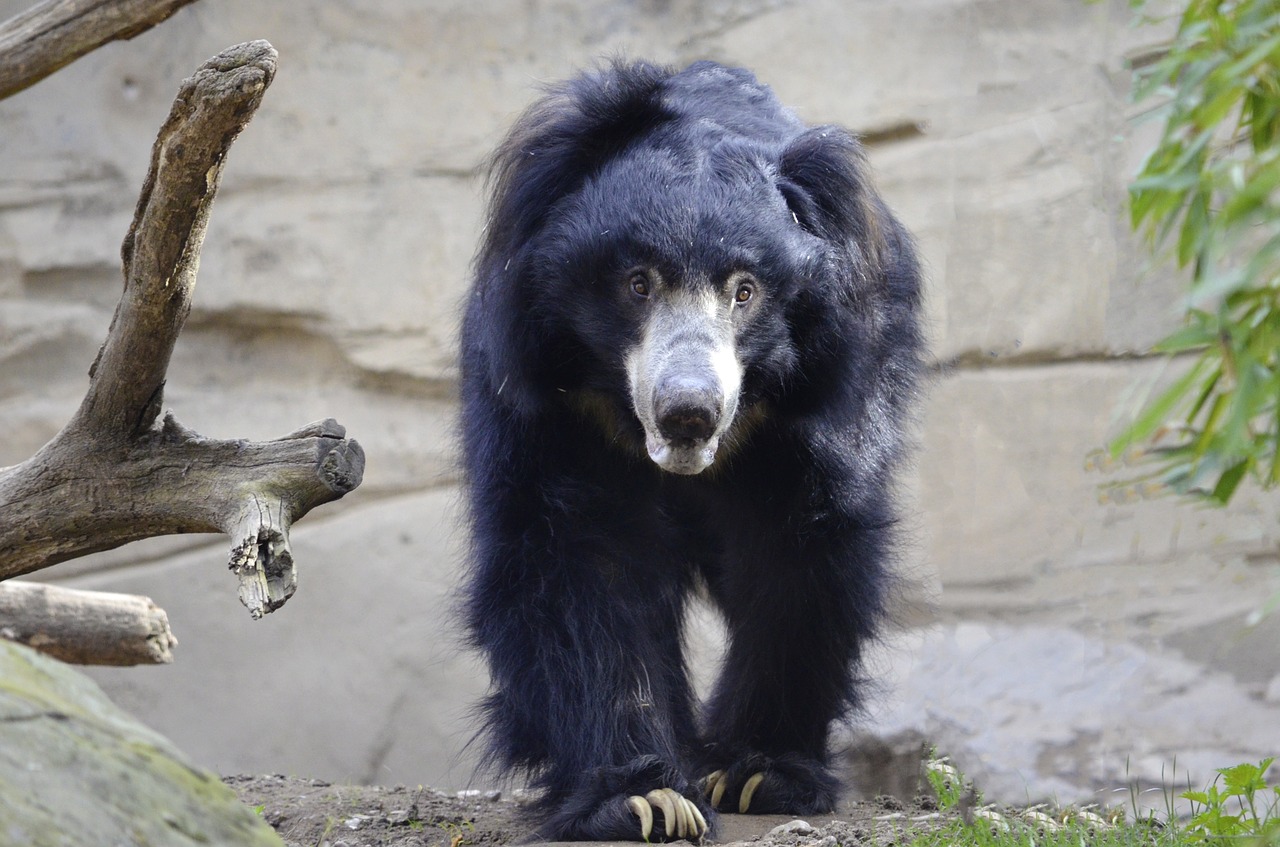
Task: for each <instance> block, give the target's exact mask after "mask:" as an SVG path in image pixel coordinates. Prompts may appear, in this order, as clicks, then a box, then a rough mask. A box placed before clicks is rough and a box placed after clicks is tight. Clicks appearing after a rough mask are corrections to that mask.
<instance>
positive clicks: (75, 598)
mask: <svg viewBox="0 0 1280 847" xmlns="http://www.w3.org/2000/svg"><path fill="white" fill-rule="evenodd" d="M0 638H7V639H9V640H10V641H16V642H18V643H19V644H25V645H27V646H28V647H33V648H35V649H36V650H39V651H41V652H43V653H48V654H49V655H50V656H53V657H54V658H55V659H61V660H62V661H64V662H71V663H72V664H76V665H117V666H120V665H163V664H168V663H169V662H172V661H173V648H174V646H175V645H176V644H177V643H178V640H177V639H176V638H174V637H173V632H172V631H171V630H170V629H169V618H168V616H167V615H165V613H164V610H163V609H161V608H160V607H158V606H157V605H156V604H155V603H153V602H151V598H149V597H138V596H136V595H133V594H111V593H108V592H106V591H77V590H75V589H74V588H62V587H59V586H55V585H37V584H35V583H32V582H21V581H19V580H16V579H15V580H10V581H9V582H5V583H0Z"/></svg>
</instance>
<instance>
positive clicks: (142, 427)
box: [0, 41, 364, 618]
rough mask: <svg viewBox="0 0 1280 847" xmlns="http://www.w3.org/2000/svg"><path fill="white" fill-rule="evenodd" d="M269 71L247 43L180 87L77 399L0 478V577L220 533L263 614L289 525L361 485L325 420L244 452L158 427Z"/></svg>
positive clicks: (358, 457) (236, 444)
mask: <svg viewBox="0 0 1280 847" xmlns="http://www.w3.org/2000/svg"><path fill="white" fill-rule="evenodd" d="M275 67H276V51H275V49H274V48H273V47H272V46H271V45H270V44H268V43H267V42H265V41H253V42H249V43H246V44H240V45H237V46H235V47H232V48H229V49H228V50H225V51H224V52H222V53H220V54H219V55H217V56H215V57H214V58H212V59H210V60H209V61H208V62H206V63H205V64H204V65H203V66H202V67H201V68H200V69H199V70H198V71H197V72H196V73H195V74H194V75H193V76H192V77H191V78H189V79H187V80H184V81H183V83H182V87H181V89H180V91H179V93H178V96H177V98H176V100H175V101H174V104H173V109H172V111H171V112H170V114H169V117H168V119H167V120H166V121H165V123H164V125H163V126H162V127H161V129H160V132H159V134H158V135H157V138H156V142H155V145H154V147H153V150H152V156H151V166H150V169H149V171H148V173H147V177H146V181H145V183H144V185H143V188H142V192H141V195H140V197H139V199H138V205H137V209H136V211H135V214H134V219H133V223H132V224H131V225H130V227H129V232H128V235H127V236H126V237H125V240H124V245H123V247H122V249H121V254H122V258H123V262H124V278H125V279H124V292H123V294H122V295H121V298H120V302H119V304H118V305H117V307H116V312H115V316H114V317H113V318H112V322H111V328H110V330H108V333H107V339H106V341H105V342H104V343H103V345H102V349H101V350H100V351H99V353H98V357H97V359H96V360H95V362H94V363H93V366H92V367H91V368H90V373H89V388H88V391H87V393H86V394H85V398H84V401H83V402H82V403H81V405H80V408H79V409H78V410H77V411H76V413H75V415H74V416H73V417H72V418H71V420H70V421H69V422H68V423H67V425H66V426H65V427H63V429H62V431H61V432H59V433H58V434H57V435H56V436H54V438H53V440H51V441H50V442H49V443H48V444H46V445H45V446H44V447H43V448H41V450H40V451H39V452H38V453H36V455H35V456H33V457H32V458H30V459H28V460H27V461H26V462H24V463H22V464H20V465H16V466H14V467H11V468H4V469H0V579H5V578H8V577H11V576H17V575H19V574H24V573H29V572H31V571H34V570H39V569H40V568H44V567H48V566H49V565H52V564H55V563H57V562H61V561H65V560H67V559H71V558H75V557H77V556H83V555H85V554H87V553H92V552H96V551H99V550H106V549H110V548H113V547H118V546H119V545H121V544H124V543H126V542H129V541H136V540H138V539H140V538H148V537H151V536H155V535H166V534H173V533H184V532H225V533H227V534H229V535H230V536H231V537H232V551H231V560H230V564H231V568H232V570H234V571H235V573H236V575H237V577H238V578H239V579H240V581H241V589H240V594H241V599H242V600H243V601H244V602H245V605H246V606H247V607H248V608H249V611H250V614H252V615H253V616H254V617H255V618H257V617H261V616H262V615H263V614H265V613H267V612H270V611H273V610H274V609H276V608H279V606H280V605H282V604H283V603H284V602H285V601H286V600H287V599H288V598H289V596H290V595H292V593H293V589H294V587H295V586H296V582H297V579H296V574H295V571H294V567H293V557H292V555H291V553H290V550H289V529H290V527H291V526H292V525H293V523H294V522H295V521H297V520H298V519H300V518H301V517H302V516H303V515H305V514H306V513H307V512H308V511H310V510H311V509H312V508H314V507H315V506H318V505H320V504H321V503H327V502H329V501H332V500H336V499H338V498H340V497H342V496H343V495H344V494H346V493H347V492H349V491H351V490H353V489H355V488H356V487H357V486H358V485H359V484H360V481H361V478H362V476H363V473H364V451H363V450H362V449H361V448H360V445H359V444H358V443H357V442H356V441H354V440H352V439H348V438H346V431H345V430H344V429H343V428H342V426H340V425H339V424H338V423H337V422H336V421H333V420H325V421H320V422H318V423H313V424H309V425H308V426H306V427H303V428H302V429H300V430H297V431H296V432H292V433H290V434H289V435H286V436H284V437H283V438H279V439H276V440H274V441H264V442H246V441H221V440H215V439H209V438H204V437H202V436H200V435H199V434H197V433H196V432H193V431H192V430H190V429H187V428H186V427H183V426H182V425H180V424H179V423H178V422H177V421H176V420H175V419H174V418H173V416H172V415H165V416H164V418H163V419H162V420H161V419H160V418H159V412H160V408H161V404H162V400H163V393H164V383H165V375H166V373H167V371H168V366H169V360H170V356H171V354H172V352H173V348H174V345H175V343H176V342H177V337H178V334H179V333H180V332H181V330H182V327H183V324H184V323H185V321H186V318H187V315H188V313H189V312H190V308H191V297H192V293H193V291H194V289H195V280H196V272H197V270H198V268H199V264H200V247H201V245H202V243H203V240H204V235H205V230H206V227H207V224H208V220H209V212H210V208H211V206H212V203H213V198H214V195H215V194H216V192H217V189H218V184H219V179H220V176H221V172H222V166H223V163H224V162H225V159H226V154H227V150H228V149H229V148H230V146H231V143H232V142H233V141H234V140H235V138H236V137H237V136H238V135H239V133H240V131H241V130H242V129H243V128H244V126H245V125H246V124H247V123H248V122H249V119H250V118H251V117H252V116H253V113H254V111H255V110H256V109H257V107H258V105H259V103H260V102H261V100H262V95H263V93H264V91H265V90H266V87H267V86H268V85H269V84H270V83H271V80H272V77H273V76H274V74H275Z"/></svg>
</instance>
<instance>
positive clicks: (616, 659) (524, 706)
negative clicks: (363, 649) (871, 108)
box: [461, 61, 921, 840]
mask: <svg viewBox="0 0 1280 847" xmlns="http://www.w3.org/2000/svg"><path fill="white" fill-rule="evenodd" d="M490 179H491V186H492V196H491V199H490V206H489V210H488V217H487V225H486V230H485V233H484V236H483V242H482V244H481V247H480V250H479V252H478V255H477V258H476V263H475V278H474V283H473V286H472V288H471V291H470V292H469V295H468V300H467V303H466V310H465V317H464V320H463V327H462V350H461V408H462V412H461V434H462V441H463V454H464V471H465V485H466V490H467V496H468V498H469V512H470V521H471V530H472V549H471V554H472V561H471V566H470V571H469V574H468V581H467V584H466V588H465V602H464V615H465V617H466V621H467V625H468V626H469V632H470V639H471V641H472V642H473V643H474V645H476V646H477V647H478V648H479V649H480V650H481V651H482V652H483V653H484V655H485V657H486V658H487V660H488V663H489V668H490V672H491V677H492V687H491V692H490V694H489V695H488V697H487V698H486V700H485V701H484V703H483V705H482V714H483V718H484V730H485V733H486V740H487V742H488V746H487V750H488V756H489V762H490V764H493V765H496V766H498V767H501V768H503V769H504V770H507V771H513V770H514V771H516V772H522V773H524V775H525V776H526V777H527V778H528V779H529V780H530V783H531V785H532V786H533V787H535V788H538V789H540V790H541V794H540V800H539V802H538V804H537V807H536V808H537V811H538V813H539V815H540V821H541V824H540V829H539V830H538V834H539V836H540V837H544V838H548V839H552V840H557V839H570V840H573V839H577V840H582V839H645V840H649V839H654V840H672V839H676V838H682V837H683V838H690V839H695V840H696V839H699V838H701V837H702V836H703V835H704V834H706V833H707V832H708V830H709V828H710V827H711V826H713V825H714V818H715V811H716V810H718V811H728V812H747V811H751V812H759V813H787V814H797V815H800V814H814V813H820V812H824V811H829V810H830V809H831V808H832V807H833V805H834V803H835V801H836V797H837V792H838V789H839V782H838V780H837V778H836V777H835V776H834V775H833V773H832V771H831V769H830V765H829V761H828V749H827V746H828V734H829V730H830V726H831V724H832V722H833V721H835V720H837V719H839V718H841V717H842V716H844V715H846V714H848V713H849V712H850V710H851V709H854V708H856V707H857V706H858V704H859V700H860V698H859V688H860V657H861V653H862V651H863V648H864V647H865V646H866V644H867V643H868V639H870V638H872V637H873V635H874V634H875V633H876V629H877V623H878V621H879V620H880V619H881V617H882V615H883V612H884V609H885V604H886V592H887V589H888V587H889V582H890V576H889V573H890V571H889V568H888V560H889V559H890V557H891V555H892V547H893V544H892V542H893V525H894V520H895V516H894V508H893V502H892V501H893V492H892V485H891V475H892V472H893V470H894V467H895V465H896V464H897V463H898V460H899V458H900V456H901V454H902V452H903V442H904V437H903V430H904V428H905V426H906V419H907V417H908V416H909V413H910V411H911V406H912V401H913V396H914V394H915V390H916V383H917V377H918V375H919V372H920V370H921V338H920V331H919V325H918V324H919V314H918V313H919V310H920V275H919V270H918V265H917V261H916V257H915V253H914V250H913V247H912V244H911V240H910V238H909V236H908V235H907V233H906V232H905V231H904V229H903V227H902V226H901V225H900V224H899V223H898V221H897V220H896V219H895V218H894V217H893V216H892V215H891V214H890V213H889V211H888V210H887V209H886V207H885V205H884V203H883V202H882V201H881V199H880V197H879V195H878V194H877V193H876V192H875V190H874V188H873V187H872V185H871V182H870V180H869V178H868V173H867V167H866V164H865V161H864V155H863V150H862V147H861V145H860V144H859V142H858V141H857V140H856V139H855V137H854V136H853V135H851V134H850V133H849V132H847V131H845V130H843V129H840V128H837V127H834V126H816V127H807V126H805V125H804V124H803V123H801V121H800V120H799V119H797V118H796V117H795V116H794V115H793V114H792V113H791V112H790V111H788V110H787V109H786V108H784V107H783V106H782V105H781V104H780V103H779V102H778V100H777V98H776V97H775V96H774V94H773V93H772V91H771V90H770V89H769V88H767V87H766V86H764V85H762V84H760V83H759V82H757V81H756V79H755V77H754V76H752V75H751V74H750V73H749V72H747V71H744V70H737V69H732V68H727V67H723V66H720V65H718V64H714V63H711V62H698V63H696V64H694V65H692V66H690V67H689V68H687V69H685V70H683V71H678V72H676V71H673V70H671V69H667V68H662V67H658V66H655V65H652V64H648V63H643V62H636V63H628V62H621V61H618V62H614V63H612V64H610V65H607V66H602V67H600V68H597V69H595V70H592V71H588V72H586V73H583V74H581V75H579V76H577V77H574V78H572V79H570V80H569V81H567V82H565V83H563V84H561V85H558V86H555V87H553V88H551V89H550V90H549V91H548V92H547V93H546V95H545V96H544V97H543V98H542V99H541V100H539V101H538V102H536V103H535V104H534V105H533V106H532V107H531V108H530V109H529V110H528V111H527V112H526V113H525V114H524V115H523V117H521V118H520V119H519V120H518V122H517V123H516V125H515V127H514V129H512V131H511V133H510V135H509V136H508V137H507V139H506V141H505V142H504V143H503V144H502V146H501V147H500V149H499V150H498V152H497V153H496V154H495V157H494V160H493V163H492V171H491V176H490ZM697 591H704V592H705V593H706V595H707V596H709V597H710V599H711V601H712V602H713V603H714V604H715V605H716V606H717V607H718V608H719V610H720V611H721V612H722V613H723V616H724V619H725V621H726V624H727V629H728V635H729V645H728V652H727V655H726V657H725V658H724V661H723V667H722V669H721V672H720V677H719V680H718V682H717V684H716V686H715V689H714V691H713V692H712V693H711V695H710V698H709V700H708V702H707V703H706V704H705V705H703V706H702V707H701V708H700V707H699V705H698V704H697V703H695V699H694V696H693V693H692V691H691V690H690V683H689V680H688V678H687V674H686V666H685V661H684V657H683V653H682V649H683V643H682V639H683V632H682V628H683V622H684V617H685V609H686V603H687V602H688V601H689V599H690V597H691V595H693V594H694V593H695V592H697Z"/></svg>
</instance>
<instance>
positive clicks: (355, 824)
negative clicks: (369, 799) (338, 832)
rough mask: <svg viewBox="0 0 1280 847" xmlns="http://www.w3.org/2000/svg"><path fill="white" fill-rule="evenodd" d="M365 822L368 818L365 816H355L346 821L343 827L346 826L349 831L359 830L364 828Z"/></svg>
mask: <svg viewBox="0 0 1280 847" xmlns="http://www.w3.org/2000/svg"><path fill="white" fill-rule="evenodd" d="M365 820H366V818H365V816H364V815H353V816H352V817H349V818H347V819H346V820H345V821H343V826H345V827H346V828H347V829H359V828H360V827H362V826H364V824H365Z"/></svg>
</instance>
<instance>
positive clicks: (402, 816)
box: [387, 809, 412, 826]
mask: <svg viewBox="0 0 1280 847" xmlns="http://www.w3.org/2000/svg"><path fill="white" fill-rule="evenodd" d="M411 817H412V815H410V813H409V810H408V809H393V810H392V811H390V812H387V823H389V824H391V825H392V826H402V825H404V824H407V823H408V822H409V819H410V818H411Z"/></svg>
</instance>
